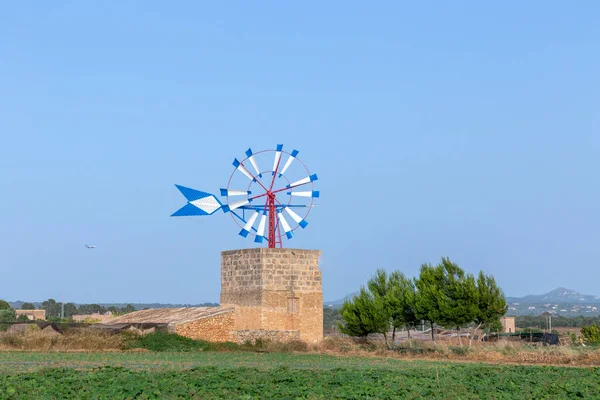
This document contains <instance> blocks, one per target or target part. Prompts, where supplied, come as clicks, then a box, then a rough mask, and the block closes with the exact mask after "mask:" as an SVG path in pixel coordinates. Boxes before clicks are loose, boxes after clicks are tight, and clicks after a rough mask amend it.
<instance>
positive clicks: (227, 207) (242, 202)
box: [222, 199, 250, 213]
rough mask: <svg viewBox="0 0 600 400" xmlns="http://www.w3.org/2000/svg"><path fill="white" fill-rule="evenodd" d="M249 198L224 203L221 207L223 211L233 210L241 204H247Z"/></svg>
mask: <svg viewBox="0 0 600 400" xmlns="http://www.w3.org/2000/svg"><path fill="white" fill-rule="evenodd" d="M249 203H250V200H249V199H246V200H240V201H236V202H235V203H232V204H225V205H224V206H223V207H222V208H223V212H225V213H226V212H229V211H233V210H235V209H236V208H240V207H241V206H245V205H246V204H249Z"/></svg>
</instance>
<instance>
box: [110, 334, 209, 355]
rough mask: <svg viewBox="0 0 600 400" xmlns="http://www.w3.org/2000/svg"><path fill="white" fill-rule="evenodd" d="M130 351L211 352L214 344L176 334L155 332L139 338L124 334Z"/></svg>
mask: <svg viewBox="0 0 600 400" xmlns="http://www.w3.org/2000/svg"><path fill="white" fill-rule="evenodd" d="M122 335H123V337H124V338H125V340H126V342H127V344H126V347H127V348H130V349H134V348H140V349H147V350H150V351H175V352H191V351H204V350H211V349H212V348H213V347H214V344H213V343H210V342H206V341H204V340H194V339H190V338H187V337H185V336H180V335H177V334H174V333H166V332H153V333H149V334H147V335H143V336H138V335H135V334H132V333H125V332H124V333H122Z"/></svg>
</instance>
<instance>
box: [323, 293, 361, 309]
mask: <svg viewBox="0 0 600 400" xmlns="http://www.w3.org/2000/svg"><path fill="white" fill-rule="evenodd" d="M356 295H358V292H354V293H350V294H349V295H347V296H346V297H344V298H343V299H339V300H334V301H324V302H323V306H324V307H339V306H341V305H342V304H344V301H345V300H346V299H348V300H350V299H352V298H353V297H354V296H356Z"/></svg>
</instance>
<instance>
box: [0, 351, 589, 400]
mask: <svg viewBox="0 0 600 400" xmlns="http://www.w3.org/2000/svg"><path fill="white" fill-rule="evenodd" d="M221 355H222V354H219V356H221ZM252 356H253V357H254V358H255V359H256V361H257V362H258V363H261V364H262V366H263V368H259V367H247V366H236V365H235V364H230V365H229V366H228V367H225V366H199V367H196V368H192V369H187V370H185V369H184V370H162V371H161V370H158V371H157V370H152V371H148V370H140V371H134V370H130V369H128V368H123V367H115V366H107V367H100V368H94V369H91V370H87V371H78V370H75V369H72V368H54V369H41V370H39V371H36V372H30V373H21V374H11V375H1V376H0V399H17V398H40V397H41V398H79V399H92V398H123V399H126V398H142V399H144V398H145V399H155V398H156V399H157V398H167V399H169V398H211V399H213V398H214V399H219V398H232V399H280V398H298V399H316V398H328V399H364V398H373V399H374V398H377V399H391V398H406V399H420V398H461V399H486V398H489V399H511V398H516V397H520V398H552V399H560V398H573V397H583V398H586V397H587V398H593V397H594V396H596V395H597V394H598V393H599V392H600V379H599V374H600V370H599V369H598V368H595V369H591V368H587V369H574V368H562V367H534V366H506V365H498V366H490V365H481V364H448V363H426V362H418V363H413V362H394V363H387V364H386V365H385V366H379V367H378V366H374V365H369V363H368V362H367V363H366V365H365V363H364V360H361V359H359V358H353V359H351V360H348V359H338V360H336V361H338V362H336V361H334V362H333V364H338V366H337V367H333V365H332V364H331V363H329V365H328V367H327V368H321V364H320V363H319V362H318V357H314V361H315V362H314V363H313V367H312V368H295V367H294V361H295V359H296V356H294V355H289V356H287V357H276V358H278V359H279V361H282V360H285V364H286V365H279V366H276V367H273V368H264V366H265V364H263V363H264V360H263V357H262V355H260V354H253V355H252ZM174 361H175V360H174ZM328 361H331V360H328ZM332 367H333V368H332Z"/></svg>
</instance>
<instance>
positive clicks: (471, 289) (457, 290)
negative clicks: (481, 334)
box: [438, 258, 479, 344]
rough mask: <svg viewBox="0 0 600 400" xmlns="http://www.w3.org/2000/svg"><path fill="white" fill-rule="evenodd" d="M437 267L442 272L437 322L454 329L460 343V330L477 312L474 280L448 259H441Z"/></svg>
mask: <svg viewBox="0 0 600 400" xmlns="http://www.w3.org/2000/svg"><path fill="white" fill-rule="evenodd" d="M438 267H439V268H440V269H441V270H442V271H443V275H442V278H441V287H440V289H441V291H442V293H443V296H442V298H441V301H440V311H441V313H440V317H439V320H440V321H439V322H440V323H441V324H442V325H443V326H445V327H447V328H454V329H456V333H457V335H458V341H459V343H461V339H460V328H461V327H462V326H464V325H467V324H469V323H471V322H473V321H474V320H475V318H476V317H477V315H478V312H479V294H478V291H477V286H476V285H475V278H474V277H473V275H471V274H467V273H465V271H463V270H462V268H460V267H459V266H458V265H457V264H455V263H453V262H451V261H450V260H449V259H448V258H442V262H441V264H439V265H438ZM461 344H462V343H461Z"/></svg>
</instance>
